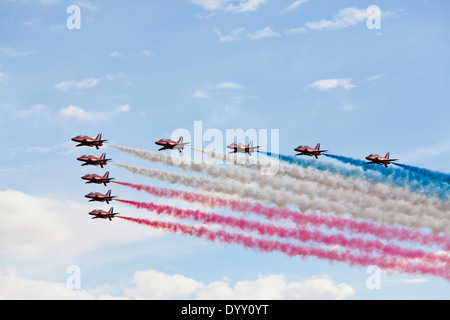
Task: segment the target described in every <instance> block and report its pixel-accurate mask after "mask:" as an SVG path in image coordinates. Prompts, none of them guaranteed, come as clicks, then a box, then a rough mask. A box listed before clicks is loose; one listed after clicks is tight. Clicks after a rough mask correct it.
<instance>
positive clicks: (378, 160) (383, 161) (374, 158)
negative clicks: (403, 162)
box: [366, 152, 399, 168]
mask: <svg viewBox="0 0 450 320" xmlns="http://www.w3.org/2000/svg"><path fill="white" fill-rule="evenodd" d="M389 155H390V153H389V152H388V153H386V155H385V156H384V157H382V156H380V155H378V154H373V153H372V154H370V155H368V156H367V157H366V160H369V162H366V164H372V163H375V164H379V165H384V166H385V167H386V168H387V167H388V165H390V164H391V162H394V161H397V160H399V159H389Z"/></svg>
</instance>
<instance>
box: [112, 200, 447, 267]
mask: <svg viewBox="0 0 450 320" xmlns="http://www.w3.org/2000/svg"><path fill="white" fill-rule="evenodd" d="M118 201H120V202H123V203H126V204H130V205H133V206H135V207H136V208H138V209H146V210H149V211H153V212H156V213H157V214H168V215H171V216H173V217H175V218H178V219H186V218H190V219H193V220H195V221H200V222H203V223H214V224H220V225H224V226H229V227H232V228H238V229H241V230H246V231H256V232H257V233H259V234H260V235H263V236H278V237H280V238H292V239H297V240H300V241H302V242H307V241H314V242H317V243H323V244H325V245H329V246H333V245H335V244H337V243H338V244H340V245H342V246H345V247H348V248H351V249H356V250H360V251H362V252H367V253H372V252H378V253H380V254H381V255H383V256H385V255H392V256H400V257H403V258H405V259H412V258H424V259H427V260H429V261H433V260H436V261H438V262H442V263H449V262H450V257H447V256H443V255H434V254H431V253H427V252H425V251H423V250H412V249H406V248H401V247H399V246H397V245H394V244H383V243H382V242H381V241H379V240H364V239H358V238H347V237H346V236H344V235H342V234H339V235H326V234H324V233H323V232H321V231H319V230H316V231H310V230H307V229H305V228H285V227H279V226H275V225H272V224H267V223H261V222H257V221H248V220H245V219H242V218H235V217H230V216H228V217H227V216H222V215H219V214H214V213H204V212H201V211H198V210H190V209H180V208H176V207H172V206H167V205H158V204H154V203H146V202H137V201H130V200H118Z"/></svg>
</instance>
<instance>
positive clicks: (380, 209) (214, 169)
mask: <svg viewBox="0 0 450 320" xmlns="http://www.w3.org/2000/svg"><path fill="white" fill-rule="evenodd" d="M114 147H115V148H118V149H119V150H122V151H125V152H128V153H131V154H133V155H135V156H137V157H140V158H142V159H146V160H149V161H152V162H160V163H163V164H166V165H170V166H177V167H180V168H182V169H183V170H190V171H194V172H198V173H203V174H208V175H210V176H213V177H215V178H229V179H233V180H236V181H239V182H241V183H245V184H250V183H257V184H259V185H260V186H261V187H267V186H270V187H271V188H272V189H274V190H286V191H289V192H291V193H293V194H294V195H308V199H309V201H312V200H317V201H319V200H324V199H325V198H326V199H328V200H330V201H333V202H335V203H334V204H333V205H334V207H338V208H343V207H345V208H346V212H347V213H352V215H355V214H359V215H364V217H366V218H367V217H371V219H374V220H377V216H381V215H384V214H385V213H387V212H392V214H397V215H398V214H399V213H401V214H403V215H405V216H409V217H408V219H409V220H410V223H413V221H414V220H418V218H419V217H420V219H421V220H422V221H427V222H428V224H431V225H433V224H434V225H438V223H439V220H438V219H442V218H444V217H445V214H446V212H445V211H442V210H439V208H436V207H430V206H426V205H423V204H421V203H417V201H412V203H411V202H408V201H404V200H396V199H389V198H386V197H376V195H377V193H376V192H374V190H376V189H375V188H369V186H366V187H367V188H366V190H365V191H366V192H361V191H360V190H361V189H362V186H360V187H359V188H358V189H359V190H358V191H356V190H346V189H345V188H343V187H342V186H346V185H349V184H352V183H354V184H357V183H360V184H363V182H362V181H358V180H356V179H353V180H356V181H351V180H349V178H346V177H341V176H339V175H336V174H331V173H325V172H321V171H319V172H318V173H320V174H317V172H314V169H312V170H308V169H305V168H295V166H292V165H287V164H283V163H281V164H280V165H281V168H279V171H278V174H277V175H276V176H267V175H261V174H259V173H257V172H256V171H255V170H251V169H249V168H252V167H253V168H255V165H256V166H257V168H258V169H261V168H262V167H266V166H267V164H265V163H261V162H259V164H258V163H257V162H255V161H253V164H250V162H252V160H247V161H243V160H240V161H239V162H240V163H241V165H242V166H244V168H240V167H237V166H223V165H220V164H207V163H204V164H195V163H192V162H191V160H190V159H186V158H179V157H176V159H174V158H173V157H172V156H169V155H167V154H163V153H156V152H153V151H147V150H139V149H134V148H128V147H120V146H114ZM203 152H207V151H203ZM212 156H214V158H215V159H218V160H223V159H225V160H231V161H233V163H235V162H234V161H235V160H236V157H235V155H232V156H231V155H227V154H223V153H220V152H215V154H212ZM244 158H248V157H244ZM309 171H310V172H309ZM316 171H317V170H316ZM281 173H284V174H281ZM299 174H303V178H302V179H299ZM292 176H294V177H297V178H298V179H295V178H294V177H292ZM307 176H309V178H310V179H305V177H307ZM324 176H330V177H328V179H326V178H324ZM319 178H322V179H320V182H318V181H315V179H319ZM339 180H344V181H339ZM330 181H331V183H330ZM324 182H327V183H324ZM336 185H338V186H339V187H336ZM333 186H334V188H333ZM380 188H381V187H380ZM384 195H386V193H384ZM410 196H411V198H414V195H412V194H411V195H410ZM303 198H304V197H303ZM413 200H416V199H413ZM321 202H322V203H323V201H321ZM304 206H306V204H305V203H304ZM324 207H325V206H323V205H322V207H321V208H324ZM326 208H328V210H330V209H329V208H330V207H329V206H326ZM303 209H304V207H303ZM315 209H317V210H322V209H319V208H315ZM332 211H334V212H335V213H336V214H344V212H341V211H336V209H333V210H332ZM400 218H401V217H399V219H400ZM405 220H406V218H404V219H402V221H403V223H404V221H405ZM414 223H417V222H414Z"/></svg>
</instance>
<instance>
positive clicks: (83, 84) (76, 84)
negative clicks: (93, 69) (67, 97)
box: [55, 78, 100, 92]
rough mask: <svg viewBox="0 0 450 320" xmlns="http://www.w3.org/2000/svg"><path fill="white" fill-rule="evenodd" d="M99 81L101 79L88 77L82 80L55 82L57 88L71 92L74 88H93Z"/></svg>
mask: <svg viewBox="0 0 450 320" xmlns="http://www.w3.org/2000/svg"><path fill="white" fill-rule="evenodd" d="M99 82H100V79H97V78H87V79H83V80H80V81H73V80H72V81H63V82H60V83H57V84H55V88H56V89H58V90H60V91H64V92H69V91H70V90H72V89H77V90H83V89H89V88H93V87H95V86H96V85H98V83H99Z"/></svg>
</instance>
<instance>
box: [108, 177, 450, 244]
mask: <svg viewBox="0 0 450 320" xmlns="http://www.w3.org/2000/svg"><path fill="white" fill-rule="evenodd" d="M113 182H115V181H113ZM115 183H118V184H120V185H123V186H127V187H131V188H134V189H136V190H139V191H141V190H143V191H146V192H148V193H150V194H152V195H154V196H157V197H165V198H177V199H182V200H185V201H189V202H197V203H201V204H203V205H205V206H208V207H211V208H217V207H221V208H229V209H231V210H233V211H239V212H244V213H254V214H258V215H262V216H264V217H266V218H267V219H270V220H280V219H288V220H291V221H293V222H295V223H296V224H298V225H308V224H309V225H311V226H325V227H327V228H329V229H338V230H341V231H349V232H352V233H359V234H371V235H375V236H376V237H377V238H380V239H385V240H395V239H397V240H401V241H410V242H414V243H419V244H421V245H427V246H432V245H437V246H441V247H442V248H443V249H444V250H450V237H449V236H446V235H435V234H424V233H422V232H419V231H416V230H410V229H405V228H398V227H389V226H384V225H378V224H375V223H372V222H368V221H357V220H352V219H346V218H340V217H335V216H325V215H320V214H317V213H308V214H302V213H301V212H298V211H293V210H290V209H286V208H285V209H279V208H275V207H267V206H264V205H262V204H260V203H252V202H249V201H243V200H235V199H226V198H220V197H216V196H211V195H205V194H200V193H195V192H188V191H179V190H173V189H165V188H156V187H152V186H145V185H138V184H132V183H126V182H115Z"/></svg>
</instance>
